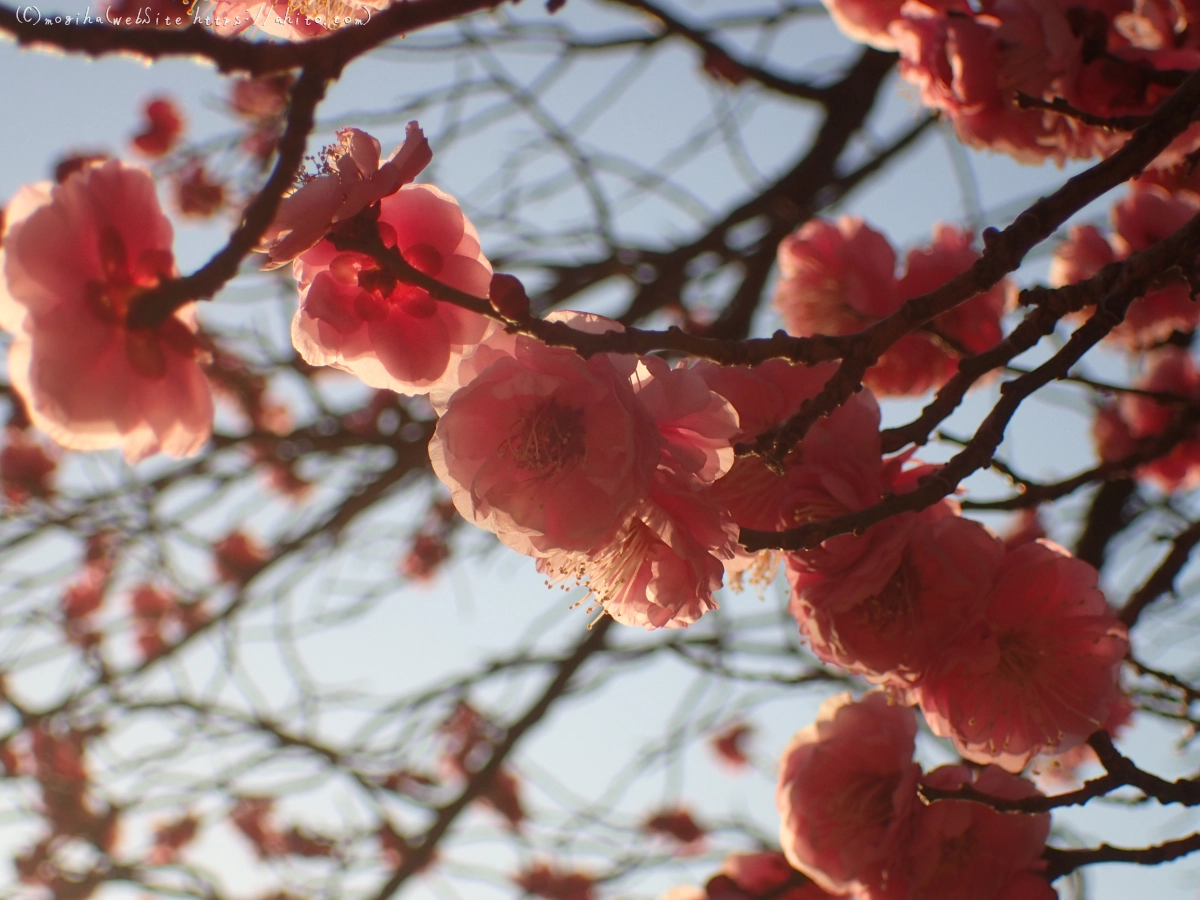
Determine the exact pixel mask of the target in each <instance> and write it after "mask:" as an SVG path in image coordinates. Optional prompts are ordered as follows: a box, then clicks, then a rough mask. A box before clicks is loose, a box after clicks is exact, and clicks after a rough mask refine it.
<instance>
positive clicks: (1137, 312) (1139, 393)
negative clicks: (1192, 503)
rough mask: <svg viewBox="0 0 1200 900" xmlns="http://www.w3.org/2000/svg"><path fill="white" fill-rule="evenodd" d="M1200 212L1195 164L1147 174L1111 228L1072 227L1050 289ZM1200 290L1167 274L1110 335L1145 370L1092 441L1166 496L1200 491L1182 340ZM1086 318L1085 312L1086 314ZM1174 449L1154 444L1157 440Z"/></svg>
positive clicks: (1106, 413)
mask: <svg viewBox="0 0 1200 900" xmlns="http://www.w3.org/2000/svg"><path fill="white" fill-rule="evenodd" d="M1197 213H1200V183H1198V182H1197V178H1196V175H1195V173H1194V171H1193V170H1192V168H1191V167H1190V166H1186V165H1185V166H1178V167H1175V168H1173V169H1166V170H1154V171H1151V172H1147V173H1146V174H1144V175H1142V176H1141V177H1139V178H1136V179H1134V180H1133V181H1132V182H1130V184H1129V188H1128V191H1127V193H1126V195H1125V197H1124V198H1123V199H1122V200H1120V201H1119V202H1117V203H1116V204H1114V205H1113V207H1112V210H1111V215H1110V220H1111V225H1112V228H1111V231H1110V232H1109V233H1108V234H1107V235H1106V234H1105V233H1104V232H1102V231H1101V229H1100V228H1098V227H1097V226H1095V225H1090V224H1088V225H1080V226H1077V227H1075V228H1072V229H1071V230H1070V232H1069V234H1068V236H1067V239H1066V240H1065V241H1063V242H1062V243H1061V244H1059V246H1058V247H1057V248H1056V249H1055V252H1054V259H1053V261H1052V263H1051V266H1050V282H1051V284H1053V285H1055V286H1058V285H1065V284H1075V283H1077V282H1080V281H1084V280H1086V279H1088V278H1091V277H1093V276H1094V275H1096V274H1097V273H1098V272H1099V271H1100V270H1101V269H1102V268H1104V267H1105V266H1107V265H1109V264H1111V263H1115V262H1120V261H1121V260H1123V259H1126V258H1127V257H1128V256H1129V255H1130V254H1132V253H1136V252H1138V251H1141V250H1144V249H1146V248H1147V247H1149V246H1151V245H1152V244H1154V243H1155V242H1157V241H1159V240H1162V239H1163V238H1164V237H1166V236H1167V235H1169V234H1171V233H1172V232H1174V231H1175V230H1177V229H1178V228H1180V227H1182V226H1183V224H1184V223H1185V222H1187V221H1189V220H1190V219H1192V218H1193V217H1194V216H1195V215H1196V214H1197ZM1193 290H1194V287H1193V285H1192V284H1191V283H1190V282H1189V281H1188V276H1187V275H1186V274H1185V273H1183V272H1181V271H1178V270H1171V271H1167V272H1164V273H1163V274H1162V276H1161V277H1160V278H1159V279H1158V281H1157V282H1156V283H1155V284H1154V285H1153V286H1152V287H1151V288H1150V289H1149V290H1148V291H1146V293H1145V294H1144V295H1143V296H1142V297H1139V298H1138V299H1136V300H1134V301H1133V303H1132V304H1131V305H1130V306H1129V309H1128V311H1127V312H1126V314H1125V318H1124V320H1123V321H1122V322H1121V323H1120V324H1119V325H1118V326H1117V327H1116V328H1114V329H1113V330H1112V332H1111V333H1110V334H1109V335H1108V341H1109V343H1110V344H1112V345H1113V346H1114V347H1116V348H1118V349H1121V350H1125V351H1128V352H1131V353H1134V354H1136V356H1135V358H1134V361H1135V364H1136V366H1137V369H1138V371H1139V374H1138V375H1137V377H1136V378H1135V379H1134V381H1133V384H1132V387H1133V388H1134V390H1133V391H1131V392H1125V393H1122V394H1121V395H1120V396H1119V397H1118V398H1117V399H1115V400H1112V401H1108V402H1105V403H1104V404H1102V405H1101V407H1100V409H1099V410H1098V411H1097V414H1096V419H1095V424H1094V426H1093V435H1094V437H1095V442H1096V450H1097V454H1098V455H1099V457H1100V459H1101V460H1102V461H1103V462H1105V463H1108V464H1113V465H1120V464H1122V463H1123V462H1126V461H1130V460H1136V462H1134V463H1133V464H1132V465H1130V469H1131V470H1132V472H1133V474H1134V476H1135V477H1136V478H1138V479H1139V480H1142V481H1145V482H1147V483H1150V484H1153V485H1154V486H1155V487H1157V488H1158V489H1160V490H1162V491H1167V492H1172V491H1188V490H1191V489H1193V488H1195V487H1196V486H1197V485H1200V437H1198V432H1197V429H1196V427H1195V420H1196V411H1195V409H1196V404H1197V401H1198V400H1200V372H1197V369H1196V364H1195V361H1194V360H1193V359H1192V357H1191V354H1190V353H1189V352H1188V350H1187V349H1185V346H1184V344H1183V342H1182V341H1180V340H1179V339H1178V338H1179V337H1180V336H1183V335H1190V334H1191V333H1192V332H1193V331H1194V330H1195V329H1196V326H1197V325H1198V324H1200V304H1198V303H1197V302H1196V301H1195V300H1194V299H1193V296H1192V292H1193ZM1085 312H1086V311H1085ZM1164 440H1165V442H1166V443H1165V444H1164V445H1163V446H1161V447H1157V448H1156V447H1155V446H1154V445H1155V443H1156V442H1158V443H1162V442H1163V441H1164Z"/></svg>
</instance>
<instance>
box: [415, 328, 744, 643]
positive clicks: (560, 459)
mask: <svg viewBox="0 0 1200 900" xmlns="http://www.w3.org/2000/svg"><path fill="white" fill-rule="evenodd" d="M550 318H551V319H553V320H555V321H563V322H566V323H567V324H570V325H571V326H572V327H574V328H577V329H581V330H585V331H590V332H596V333H603V332H605V331H619V330H620V328H621V326H620V325H619V323H616V322H613V321H611V320H608V319H604V318H603V317H601V316H591V315H584V314H580V313H571V312H563V313H556V314H554V315H552V316H551V317H550ZM459 385H461V386H459ZM454 387H458V389H457V390H454V391H453V392H451V389H452V388H454ZM430 399H431V401H432V402H433V405H434V408H435V409H437V410H439V411H440V412H441V413H442V418H441V419H440V420H439V422H438V426H437V429H436V431H435V433H434V437H433V440H432V441H431V442H430V459H431V460H432V461H433V466H434V471H435V472H436V473H437V474H438V477H439V478H441V479H442V481H443V482H444V483H445V484H446V485H447V486H448V487H450V489H451V494H452V496H453V498H454V502H455V505H456V507H457V508H458V510H459V512H460V513H462V514H463V516H464V517H465V518H467V519H469V520H470V521H472V522H474V523H475V524H476V525H479V526H480V527H482V528H486V529H488V530H490V531H492V532H494V533H495V534H496V535H497V536H498V537H499V538H500V540H501V541H503V542H504V543H506V544H507V545H508V546H510V547H512V548H514V549H516V550H518V551H520V552H522V553H525V554H526V555H529V556H533V557H535V558H537V560H538V563H537V565H538V569H539V571H541V572H543V573H545V574H546V575H547V576H549V578H550V579H551V580H553V581H560V582H570V581H575V582H577V583H580V584H585V585H586V587H587V589H588V591H589V594H590V596H591V597H593V598H594V599H595V600H596V602H597V603H599V604H600V605H602V606H603V607H604V609H605V611H606V612H607V613H608V614H610V615H611V616H612V617H613V618H614V619H616V620H617V621H619V622H621V623H622V624H626V625H637V626H641V627H644V628H679V627H683V626H685V625H688V624H690V623H692V622H694V621H696V620H697V619H699V618H700V616H702V615H703V614H704V613H705V612H707V611H708V610H710V609H714V608H715V607H716V602H715V600H714V599H713V593H714V592H715V591H716V590H717V589H718V588H719V587H720V585H721V580H722V575H723V572H724V567H723V564H722V560H724V559H726V558H728V557H730V556H732V554H733V547H734V538H735V535H736V529H735V527H734V525H733V522H732V521H731V520H730V519H729V516H728V515H727V513H725V512H724V511H723V510H722V509H721V507H720V506H719V504H718V503H717V502H716V501H715V499H714V497H713V495H712V494H711V493H710V491H709V487H710V485H711V484H712V483H713V481H714V480H716V479H718V478H719V477H720V476H722V475H723V474H725V472H726V471H727V470H728V468H729V466H730V465H731V464H732V462H733V452H732V448H731V444H730V441H731V438H732V437H733V435H735V434H736V433H737V431H738V419H737V414H736V412H735V411H734V409H733V407H732V406H731V404H730V403H729V402H728V401H727V400H726V399H725V398H724V397H722V396H720V395H719V394H717V393H714V392H713V391H712V390H710V388H709V387H708V385H707V383H706V382H705V380H704V378H703V376H702V375H701V374H700V373H699V372H698V371H697V370H696V369H694V368H689V367H675V368H672V367H670V366H669V365H668V364H667V363H665V362H664V361H662V360H660V359H655V358H646V359H642V360H638V359H637V358H635V357H632V356H620V355H612V354H597V355H594V356H592V357H591V358H589V359H587V360H584V359H581V358H580V357H579V356H577V355H576V354H575V353H574V352H573V351H570V350H565V349H560V348H551V347H547V346H546V345H544V344H542V343H540V342H538V341H535V340H532V339H530V338H527V337H524V336H520V335H513V334H509V333H507V332H505V331H503V330H501V329H496V328H492V329H491V330H490V331H489V332H488V333H487V334H486V335H485V337H484V339H483V340H482V341H481V342H480V343H478V344H477V345H474V346H472V347H471V348H469V350H468V351H467V352H465V354H464V355H463V357H462V358H461V359H460V360H459V361H458V362H457V364H456V365H455V366H454V367H453V369H452V373H451V374H449V375H447V377H446V379H444V381H443V383H442V384H440V385H439V386H437V387H436V388H435V389H434V390H433V391H431V395H430Z"/></svg>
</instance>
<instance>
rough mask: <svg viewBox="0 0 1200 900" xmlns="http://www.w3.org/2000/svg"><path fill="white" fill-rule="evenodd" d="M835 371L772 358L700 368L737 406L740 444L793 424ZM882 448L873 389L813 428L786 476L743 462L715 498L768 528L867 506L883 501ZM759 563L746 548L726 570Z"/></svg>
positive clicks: (742, 520)
mask: <svg viewBox="0 0 1200 900" xmlns="http://www.w3.org/2000/svg"><path fill="white" fill-rule="evenodd" d="M834 368H835V367H834V366H832V365H829V364H822V365H817V366H807V367H806V366H795V365H791V364H790V363H787V362H785V361H783V360H769V361H768V362H765V363H762V364H760V365H758V366H755V367H753V368H743V367H733V366H717V365H713V364H712V363H699V364H698V365H697V366H695V371H697V372H698V373H699V374H700V375H701V376H702V377H703V378H704V380H705V382H706V383H707V384H708V386H709V387H710V388H711V389H712V390H713V391H715V392H716V393H718V394H720V395H722V396H723V397H726V398H727V399H728V400H729V401H730V403H732V405H733V407H734V409H735V411H736V412H737V415H738V423H739V427H740V431H739V432H738V433H737V434H736V435H734V437H733V440H734V441H735V442H737V441H752V440H753V439H754V438H756V437H757V436H758V435H759V434H760V433H762V432H763V431H766V430H767V429H768V428H770V427H772V426H774V425H778V424H780V423H782V422H785V421H786V420H787V419H788V418H790V417H791V416H792V415H794V414H795V413H796V412H798V411H799V409H800V407H801V406H802V405H803V403H804V401H805V400H808V399H810V398H812V397H815V396H816V395H817V394H818V393H819V392H820V390H821V388H822V387H824V385H825V382H826V381H827V380H828V379H829V376H830V375H831V374H832V373H833V371H834ZM879 447H880V444H879V406H878V404H877V403H876V402H875V398H874V396H873V395H872V394H871V392H870V391H867V390H864V391H860V392H858V393H857V394H855V395H853V396H852V397H851V398H850V399H849V400H848V401H847V402H846V403H845V404H844V405H842V406H841V407H839V408H838V409H837V410H835V411H834V412H833V413H832V414H831V415H829V416H827V417H825V418H823V419H820V420H818V421H817V422H816V423H814V424H813V426H812V427H811V428H810V429H809V430H808V433H807V434H806V435H805V437H804V440H803V441H801V443H800V445H799V446H798V447H797V448H796V449H794V450H793V451H792V452H791V453H790V454H789V455H788V457H787V459H786V461H785V467H784V472H783V474H782V475H780V474H777V473H775V472H772V471H771V470H770V469H768V468H767V466H766V465H765V464H764V463H763V461H762V459H761V458H759V457H753V456H743V457H739V458H738V459H737V460H735V461H734V463H733V466H732V467H731V468H730V470H729V472H728V474H726V475H725V476H724V477H723V478H721V479H719V480H718V481H717V482H716V483H715V484H714V485H713V488H712V492H713V496H714V498H715V500H716V502H717V503H718V504H719V505H720V506H722V507H723V508H726V509H728V510H729V512H730V515H732V517H733V519H734V521H736V522H737V523H738V525H740V526H741V527H744V528H757V529H762V530H767V531H771V530H777V529H780V528H790V527H792V526H794V525H796V524H797V523H800V522H809V521H814V520H817V519H822V518H830V517H832V516H836V515H840V514H842V513H845V512H850V511H853V510H858V509H862V508H864V507H867V506H870V505H871V504H872V503H874V502H876V501H877V500H878V499H879V498H880V496H881V492H882V487H883V483H882V465H881V460H880V449H879ZM754 560H755V557H753V556H751V555H749V554H746V553H745V552H744V551H738V552H737V556H736V557H735V558H734V559H733V560H731V561H730V562H728V563H727V564H726V566H727V568H728V569H729V570H730V571H741V570H743V569H745V568H746V567H747V566H750V565H752V564H754Z"/></svg>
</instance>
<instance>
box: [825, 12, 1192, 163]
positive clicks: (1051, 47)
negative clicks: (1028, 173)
mask: <svg viewBox="0 0 1200 900" xmlns="http://www.w3.org/2000/svg"><path fill="white" fill-rule="evenodd" d="M823 2H824V3H825V6H826V7H827V8H828V9H829V10H830V12H831V14H832V16H833V19H834V21H835V22H836V23H837V24H838V26H839V27H840V28H841V29H842V31H843V32H844V33H845V34H847V35H848V36H849V37H851V38H853V39H854V40H857V41H863V42H865V43H869V44H871V45H873V46H875V47H878V48H880V49H884V50H893V51H897V52H899V53H900V56H901V62H900V74H901V75H902V76H903V77H904V78H906V79H907V80H908V81H910V82H912V83H913V84H914V85H915V86H916V87H918V88H919V89H920V92H921V101H922V102H923V103H924V104H925V105H926V106H927V107H930V108H931V109H936V110H938V111H940V112H941V113H942V114H944V115H945V116H946V117H947V118H948V119H949V120H950V121H951V122H952V123H953V125H954V130H955V132H956V133H957V134H958V137H959V139H960V140H961V141H963V143H965V144H968V145H970V146H972V147H986V148H990V149H992V150H997V151H1000V152H1002V153H1007V154H1009V155H1011V156H1013V157H1015V158H1016V159H1018V160H1020V161H1022V162H1028V163H1040V162H1043V161H1045V160H1047V159H1054V160H1056V161H1058V162H1059V163H1060V164H1061V163H1062V162H1063V161H1064V160H1066V159H1087V158H1089V157H1093V156H1097V155H1101V156H1103V155H1108V154H1110V153H1112V152H1113V151H1114V150H1116V149H1117V148H1118V147H1120V146H1121V145H1122V144H1123V143H1124V142H1125V139H1126V135H1125V134H1123V133H1121V131H1120V130H1116V129H1113V128H1110V127H1105V126H1107V125H1108V124H1109V122H1110V121H1111V120H1113V119H1116V118H1118V117H1131V116H1132V117H1137V116H1144V115H1148V114H1150V113H1152V112H1153V111H1154V110H1155V109H1156V108H1157V106H1158V105H1159V103H1160V102H1161V101H1162V100H1163V99H1164V98H1165V97H1166V96H1167V95H1168V94H1170V93H1171V91H1172V90H1173V89H1174V88H1175V87H1176V86H1177V85H1178V84H1179V83H1180V81H1181V78H1182V75H1185V74H1186V73H1188V72H1191V71H1193V70H1195V69H1196V68H1197V66H1200V37H1198V36H1197V29H1196V28H1194V27H1190V26H1193V25H1194V23H1195V21H1196V19H1197V17H1198V16H1200V4H1197V3H1195V2H1192V0H1183V2H1160V0H1136V2H1132V0H1117V2H1110V0H983V2H980V3H968V2H966V0H907V2H904V0H823ZM1198 137H1200V130H1197V129H1196V128H1195V127H1194V126H1193V128H1191V129H1189V130H1188V131H1186V132H1184V133H1183V134H1182V135H1181V136H1180V137H1179V138H1178V139H1176V141H1175V142H1174V143H1173V144H1172V145H1171V147H1169V148H1168V149H1167V150H1166V151H1165V152H1164V153H1163V155H1162V156H1160V157H1159V164H1161V165H1171V164H1174V163H1176V162H1178V161H1179V160H1180V159H1181V158H1182V157H1183V156H1184V155H1185V154H1186V153H1188V152H1189V151H1191V150H1193V149H1195V147H1196V141H1197V138H1198Z"/></svg>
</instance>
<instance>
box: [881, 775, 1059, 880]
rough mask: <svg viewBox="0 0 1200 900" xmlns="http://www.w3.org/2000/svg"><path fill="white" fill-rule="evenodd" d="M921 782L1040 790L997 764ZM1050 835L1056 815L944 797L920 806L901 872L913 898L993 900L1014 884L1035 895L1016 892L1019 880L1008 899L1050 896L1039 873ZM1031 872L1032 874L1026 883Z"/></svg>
mask: <svg viewBox="0 0 1200 900" xmlns="http://www.w3.org/2000/svg"><path fill="white" fill-rule="evenodd" d="M921 780H922V782H923V783H924V784H927V785H929V786H930V787H936V788H941V789H943V790H954V789H956V788H959V787H962V786H963V785H970V786H971V787H973V788H975V789H976V790H977V791H979V792H980V793H982V794H986V795H988V796H992V797H1001V798H1004V799H1008V800H1016V799H1020V798H1023V797H1033V796H1037V794H1038V790H1037V788H1035V787H1034V786H1033V785H1032V784H1031V783H1030V782H1028V781H1026V780H1025V779H1023V778H1018V777H1017V776H1015V775H1010V774H1009V773H1007V772H1005V771H1003V770H1001V769H998V768H996V767H995V766H988V767H986V768H984V769H982V770H979V771H973V770H972V769H971V768H969V767H968V766H941V767H940V768H937V769H934V770H933V771H932V772H930V773H928V774H927V775H925V776H924V777H923V778H922V779H921ZM1049 833H1050V816H1049V815H1048V814H1045V813H1043V814H1039V815H1030V814H1019V813H1001V812H997V811H996V810H994V809H991V808H990V807H988V806H987V805H985V804H983V803H974V802H971V801H967V800H939V801H938V802H936V803H933V804H930V805H929V806H921V807H918V809H917V810H916V815H915V816H914V820H913V828H912V835H911V837H910V839H909V841H908V842H907V847H906V850H907V853H906V856H907V861H906V862H907V865H906V866H905V867H904V869H903V870H902V873H898V874H899V877H900V879H901V880H903V881H904V882H906V885H907V896H909V897H913V898H917V897H936V898H938V900H994V898H996V897H998V896H999V895H1001V893H1002V892H1004V891H1006V890H1009V889H1010V885H1013V884H1014V882H1015V884H1016V885H1024V886H1025V887H1026V888H1027V889H1029V890H1030V893H1029V894H1021V893H1016V892H1015V885H1014V888H1013V889H1014V892H1013V893H1011V894H1008V895H1007V896H1012V897H1039V896H1044V895H1046V891H1047V889H1048V885H1047V884H1046V881H1045V879H1042V878H1040V876H1037V875H1036V874H1035V872H1036V870H1037V869H1039V868H1040V867H1041V866H1042V865H1043V864H1042V863H1041V860H1040V857H1041V855H1042V851H1043V850H1044V849H1045V845H1046V836H1047V835H1048V834H1049ZM1029 876H1033V878H1032V879H1031V880H1029V881H1026V880H1025V879H1026V878H1028V877H1029ZM1038 881H1040V882H1041V884H1040V885H1039V884H1038ZM869 896H874V894H871V895H869ZM881 896H894V894H891V893H888V894H881ZM1049 896H1053V891H1051V892H1050V894H1049Z"/></svg>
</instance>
